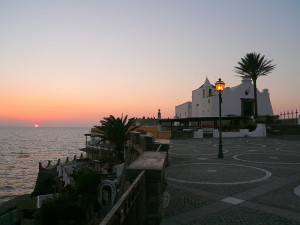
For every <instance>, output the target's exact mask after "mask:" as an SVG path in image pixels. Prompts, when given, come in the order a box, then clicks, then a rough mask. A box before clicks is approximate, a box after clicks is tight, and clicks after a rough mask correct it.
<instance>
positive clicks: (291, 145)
mask: <svg viewBox="0 0 300 225" xmlns="http://www.w3.org/2000/svg"><path fill="white" fill-rule="evenodd" d="M223 152H224V159H218V158H217V155H218V139H214V138H204V139H185V140H171V144H170V150H169V161H170V165H169V167H168V168H167V178H168V187H167V192H168V196H169V199H168V201H167V204H165V208H164V215H163V220H162V223H161V225H177V224H184V225H198V224H201V225H202V224H203V225H210V224H211V225H220V224H230V225H234V224H239V225H241V224H247V225H248V224H249V225H256V224H262V225H285V224H286V225H290V224H298V225H300V137H299V136H293V137H289V138H288V139H285V138H269V137H268V138H223Z"/></svg>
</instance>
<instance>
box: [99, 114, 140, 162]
mask: <svg viewBox="0 0 300 225" xmlns="http://www.w3.org/2000/svg"><path fill="white" fill-rule="evenodd" d="M127 118H128V116H127V115H126V116H125V117H123V115H122V117H121V118H120V117H118V118H115V117H114V116H113V115H110V116H109V117H104V119H103V120H101V121H100V123H101V126H96V128H98V129H99V130H100V137H101V138H102V139H103V140H104V141H109V142H110V143H112V144H113V152H114V153H115V155H116V156H117V160H119V161H123V160H124V157H123V155H124V145H125V144H126V142H127V140H129V138H130V132H131V131H133V130H135V129H136V128H138V126H134V122H135V119H134V118H130V119H128V120H127Z"/></svg>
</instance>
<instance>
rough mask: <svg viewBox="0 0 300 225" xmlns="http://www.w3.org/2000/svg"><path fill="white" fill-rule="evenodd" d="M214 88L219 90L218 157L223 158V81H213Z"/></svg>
mask: <svg viewBox="0 0 300 225" xmlns="http://www.w3.org/2000/svg"><path fill="white" fill-rule="evenodd" d="M215 86H216V90H217V91H218V92H219V153H218V158H224V155H223V144H222V109H221V103H222V94H221V93H222V91H223V90H224V87H225V83H224V82H223V81H222V80H221V78H219V80H218V81H217V82H216V83H215Z"/></svg>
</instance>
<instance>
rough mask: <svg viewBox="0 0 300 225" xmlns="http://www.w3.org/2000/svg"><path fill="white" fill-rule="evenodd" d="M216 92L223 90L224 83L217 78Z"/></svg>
mask: <svg viewBox="0 0 300 225" xmlns="http://www.w3.org/2000/svg"><path fill="white" fill-rule="evenodd" d="M215 86H216V90H217V91H223V90H224V88H225V83H224V82H223V81H222V80H221V78H219V80H218V81H217V82H216V83H215Z"/></svg>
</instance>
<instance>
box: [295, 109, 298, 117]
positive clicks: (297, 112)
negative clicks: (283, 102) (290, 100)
mask: <svg viewBox="0 0 300 225" xmlns="http://www.w3.org/2000/svg"><path fill="white" fill-rule="evenodd" d="M295 113H296V118H297V115H298V111H297V109H296V112H295Z"/></svg>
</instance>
